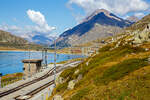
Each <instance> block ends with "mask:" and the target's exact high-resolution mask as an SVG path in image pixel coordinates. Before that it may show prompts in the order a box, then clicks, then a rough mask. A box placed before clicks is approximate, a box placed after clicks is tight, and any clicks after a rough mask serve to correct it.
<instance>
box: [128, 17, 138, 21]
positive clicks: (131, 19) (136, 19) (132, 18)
mask: <svg viewBox="0 0 150 100" xmlns="http://www.w3.org/2000/svg"><path fill="white" fill-rule="evenodd" d="M126 20H128V21H130V22H137V21H139V18H137V17H135V16H130V17H128V18H127V19H126Z"/></svg>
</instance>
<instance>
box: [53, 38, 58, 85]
mask: <svg viewBox="0 0 150 100" xmlns="http://www.w3.org/2000/svg"><path fill="white" fill-rule="evenodd" d="M54 42H55V43H54V44H55V53H54V86H55V87H56V59H57V58H56V49H57V48H56V39H55V41H54Z"/></svg>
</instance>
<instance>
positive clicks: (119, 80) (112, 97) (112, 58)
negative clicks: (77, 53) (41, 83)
mask: <svg viewBox="0 0 150 100" xmlns="http://www.w3.org/2000/svg"><path fill="white" fill-rule="evenodd" d="M146 45H150V44H148V43H147V44H146ZM113 46H114V44H111V45H107V46H105V47H103V48H101V49H100V50H99V52H100V53H99V54H98V55H96V56H94V57H91V58H87V59H86V61H85V62H83V63H82V64H80V65H79V66H77V67H76V68H70V69H67V70H65V71H64V72H63V73H61V75H60V76H61V77H64V78H66V79H67V80H66V82H65V83H63V84H60V85H58V86H57V87H56V89H55V90H54V91H53V95H55V94H61V95H62V96H63V97H64V98H65V99H67V100H70V99H71V100H138V99H139V100H148V98H150V96H149V92H150V66H149V64H148V62H147V58H148V56H149V54H150V51H148V52H145V51H144V49H142V48H141V47H132V46H129V45H126V46H120V47H119V48H116V49H114V50H110V48H112V47H113ZM142 47H144V46H142ZM87 62H89V64H88V66H87V65H86V63H87ZM77 69H80V72H79V73H78V74H74V72H75V71H76V70H77ZM79 74H82V75H83V78H82V80H80V81H79V82H78V83H77V84H76V85H75V89H74V90H67V85H68V82H69V81H70V80H73V79H77V77H78V75H79ZM50 99H51V98H50Z"/></svg>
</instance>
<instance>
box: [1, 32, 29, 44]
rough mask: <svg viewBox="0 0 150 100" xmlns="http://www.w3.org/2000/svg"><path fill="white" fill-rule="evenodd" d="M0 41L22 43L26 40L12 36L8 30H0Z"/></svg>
mask: <svg viewBox="0 0 150 100" xmlns="http://www.w3.org/2000/svg"><path fill="white" fill-rule="evenodd" d="M0 42H1V43H17V44H24V43H27V42H28V41H27V40H25V39H23V38H20V37H17V36H14V35H12V34H11V33H9V32H5V31H2V30H0Z"/></svg>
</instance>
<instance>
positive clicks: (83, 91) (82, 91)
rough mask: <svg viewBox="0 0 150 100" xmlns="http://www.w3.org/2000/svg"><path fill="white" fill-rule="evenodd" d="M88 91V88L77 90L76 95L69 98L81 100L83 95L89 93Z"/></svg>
mask: <svg viewBox="0 0 150 100" xmlns="http://www.w3.org/2000/svg"><path fill="white" fill-rule="evenodd" d="M89 91H90V88H89V87H86V88H83V89H81V90H78V91H77V93H76V94H75V95H73V96H72V97H71V100H81V99H82V98H83V97H84V96H85V95H87V94H88V93H89Z"/></svg>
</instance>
